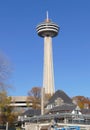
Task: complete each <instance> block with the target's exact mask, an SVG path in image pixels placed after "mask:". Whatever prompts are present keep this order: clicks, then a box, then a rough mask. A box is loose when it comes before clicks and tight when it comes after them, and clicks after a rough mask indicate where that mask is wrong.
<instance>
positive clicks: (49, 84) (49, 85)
mask: <svg viewBox="0 0 90 130" xmlns="http://www.w3.org/2000/svg"><path fill="white" fill-rule="evenodd" d="M43 87H44V89H45V93H46V94H50V95H53V94H54V91H55V90H54V89H55V88H54V70H53V54H52V37H50V36H45V37H44V70H43Z"/></svg>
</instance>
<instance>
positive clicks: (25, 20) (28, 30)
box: [0, 0, 90, 97]
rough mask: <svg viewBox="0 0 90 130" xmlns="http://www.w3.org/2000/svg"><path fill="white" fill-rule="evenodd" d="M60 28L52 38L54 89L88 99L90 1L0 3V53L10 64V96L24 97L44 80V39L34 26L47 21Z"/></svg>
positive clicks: (39, 0)
mask: <svg viewBox="0 0 90 130" xmlns="http://www.w3.org/2000/svg"><path fill="white" fill-rule="evenodd" d="M47 10H48V12H49V18H50V19H51V20H52V21H53V22H55V23H57V24H58V25H59V26H60V32H59V35H58V36H57V37H55V38H53V61H54V73H55V89H56V90H58V89H60V90H63V91H65V92H66V93H67V94H68V95H69V96H70V97H73V96H76V95H83V96H86V97H90V0H8V1H7V0H4V1H3V0H2V1H0V51H2V52H3V53H5V54H6V55H7V56H8V58H9V60H10V62H11V65H12V68H13V73H12V75H11V78H10V81H9V83H10V84H11V85H12V86H13V89H12V90H10V91H9V94H10V95H14V96H17V95H27V92H28V91H29V90H30V89H31V88H32V87H34V86H42V81H43V77H42V76H43V47H44V46H43V38H40V37H38V35H37V33H36V26H37V25H38V23H40V22H43V21H44V20H45V18H46V11H47Z"/></svg>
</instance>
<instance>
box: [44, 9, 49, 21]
mask: <svg viewBox="0 0 90 130" xmlns="http://www.w3.org/2000/svg"><path fill="white" fill-rule="evenodd" d="M45 21H46V22H50V19H49V16H48V11H46V20H45Z"/></svg>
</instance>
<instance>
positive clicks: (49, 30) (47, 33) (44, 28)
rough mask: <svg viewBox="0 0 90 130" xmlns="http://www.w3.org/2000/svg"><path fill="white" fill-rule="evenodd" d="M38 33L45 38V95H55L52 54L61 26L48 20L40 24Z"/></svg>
mask: <svg viewBox="0 0 90 130" xmlns="http://www.w3.org/2000/svg"><path fill="white" fill-rule="evenodd" d="M36 30H37V33H38V35H39V36H40V37H43V38H44V68H43V88H44V91H45V94H50V95H53V94H54V92H55V86H54V70H53V52H52V37H55V36H57V34H58V32H59V26H58V25H57V24H56V23H53V22H52V21H51V20H50V19H49V18H48V12H47V18H46V20H45V21H44V22H42V23H40V24H39V25H38V26H37V28H36Z"/></svg>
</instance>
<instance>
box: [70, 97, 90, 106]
mask: <svg viewBox="0 0 90 130" xmlns="http://www.w3.org/2000/svg"><path fill="white" fill-rule="evenodd" d="M72 99H73V101H75V102H76V104H77V105H78V106H79V107H80V108H90V99H89V98H87V97H84V96H75V97H73V98H72Z"/></svg>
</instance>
